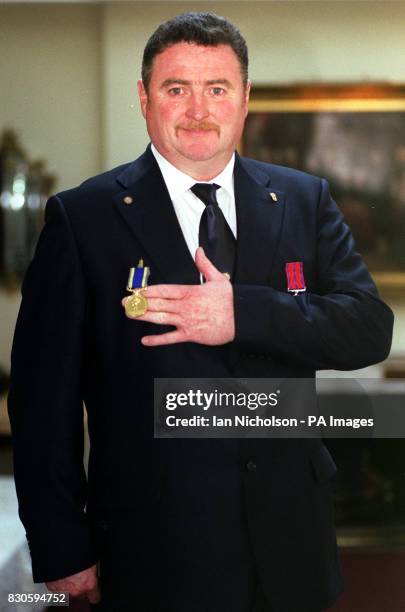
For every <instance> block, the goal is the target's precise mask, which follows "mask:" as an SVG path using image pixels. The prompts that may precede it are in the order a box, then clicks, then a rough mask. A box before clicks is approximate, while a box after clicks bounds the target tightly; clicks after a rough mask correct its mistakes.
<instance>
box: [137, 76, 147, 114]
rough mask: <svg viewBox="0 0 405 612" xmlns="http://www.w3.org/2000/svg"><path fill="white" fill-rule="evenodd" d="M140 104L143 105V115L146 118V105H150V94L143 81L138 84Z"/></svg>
mask: <svg viewBox="0 0 405 612" xmlns="http://www.w3.org/2000/svg"><path fill="white" fill-rule="evenodd" d="M137 87H138V96H139V102H140V104H141V111H142V115H143V116H144V117H146V105H147V103H148V94H147V92H146V89H145V86H144V84H143V82H142V80H141V79H139V80H138V82H137Z"/></svg>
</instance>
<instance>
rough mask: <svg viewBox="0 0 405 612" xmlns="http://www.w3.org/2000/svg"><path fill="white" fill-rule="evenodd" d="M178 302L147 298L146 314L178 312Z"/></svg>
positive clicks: (179, 308) (179, 306)
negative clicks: (150, 312)
mask: <svg viewBox="0 0 405 612" xmlns="http://www.w3.org/2000/svg"><path fill="white" fill-rule="evenodd" d="M180 310H181V303H180V300H174V299H173V300H168V299H166V298H151V297H150V296H149V297H148V312H149V311H152V312H180Z"/></svg>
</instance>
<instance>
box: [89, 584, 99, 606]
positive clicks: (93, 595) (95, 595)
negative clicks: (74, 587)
mask: <svg viewBox="0 0 405 612" xmlns="http://www.w3.org/2000/svg"><path fill="white" fill-rule="evenodd" d="M86 594H87V599H88V600H89V603H91V604H96V603H98V602H99V601H101V593H100V589H99V588H98V586H96V587H94V588H93V589H90V590H89V591H87V593H86Z"/></svg>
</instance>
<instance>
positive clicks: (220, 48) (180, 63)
mask: <svg viewBox="0 0 405 612" xmlns="http://www.w3.org/2000/svg"><path fill="white" fill-rule="evenodd" d="M221 61H223V62H224V63H225V64H226V65H227V66H229V67H233V65H235V66H236V67H237V66H238V65H239V60H238V58H237V55H236V53H235V52H234V50H233V49H232V47H230V46H229V45H217V46H203V45H196V44H195V43H186V42H180V43H176V44H174V45H170V47H167V48H166V49H165V50H164V51H162V52H161V53H159V54H158V55H156V57H155V59H154V66H155V67H157V66H159V68H160V69H164V68H167V69H170V68H179V69H182V68H183V69H186V68H192V67H196V68H198V67H200V68H201V69H203V68H209V67H215V66H217V65H218V62H221Z"/></svg>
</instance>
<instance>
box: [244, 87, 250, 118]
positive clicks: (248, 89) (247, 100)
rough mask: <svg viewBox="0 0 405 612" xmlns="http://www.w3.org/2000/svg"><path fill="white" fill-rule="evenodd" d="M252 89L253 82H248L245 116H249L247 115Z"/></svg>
mask: <svg viewBox="0 0 405 612" xmlns="http://www.w3.org/2000/svg"><path fill="white" fill-rule="evenodd" d="M250 87H251V82H250V81H249V80H248V81H247V82H246V87H245V104H246V115H245V116H247V114H248V105H249V96H250Z"/></svg>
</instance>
